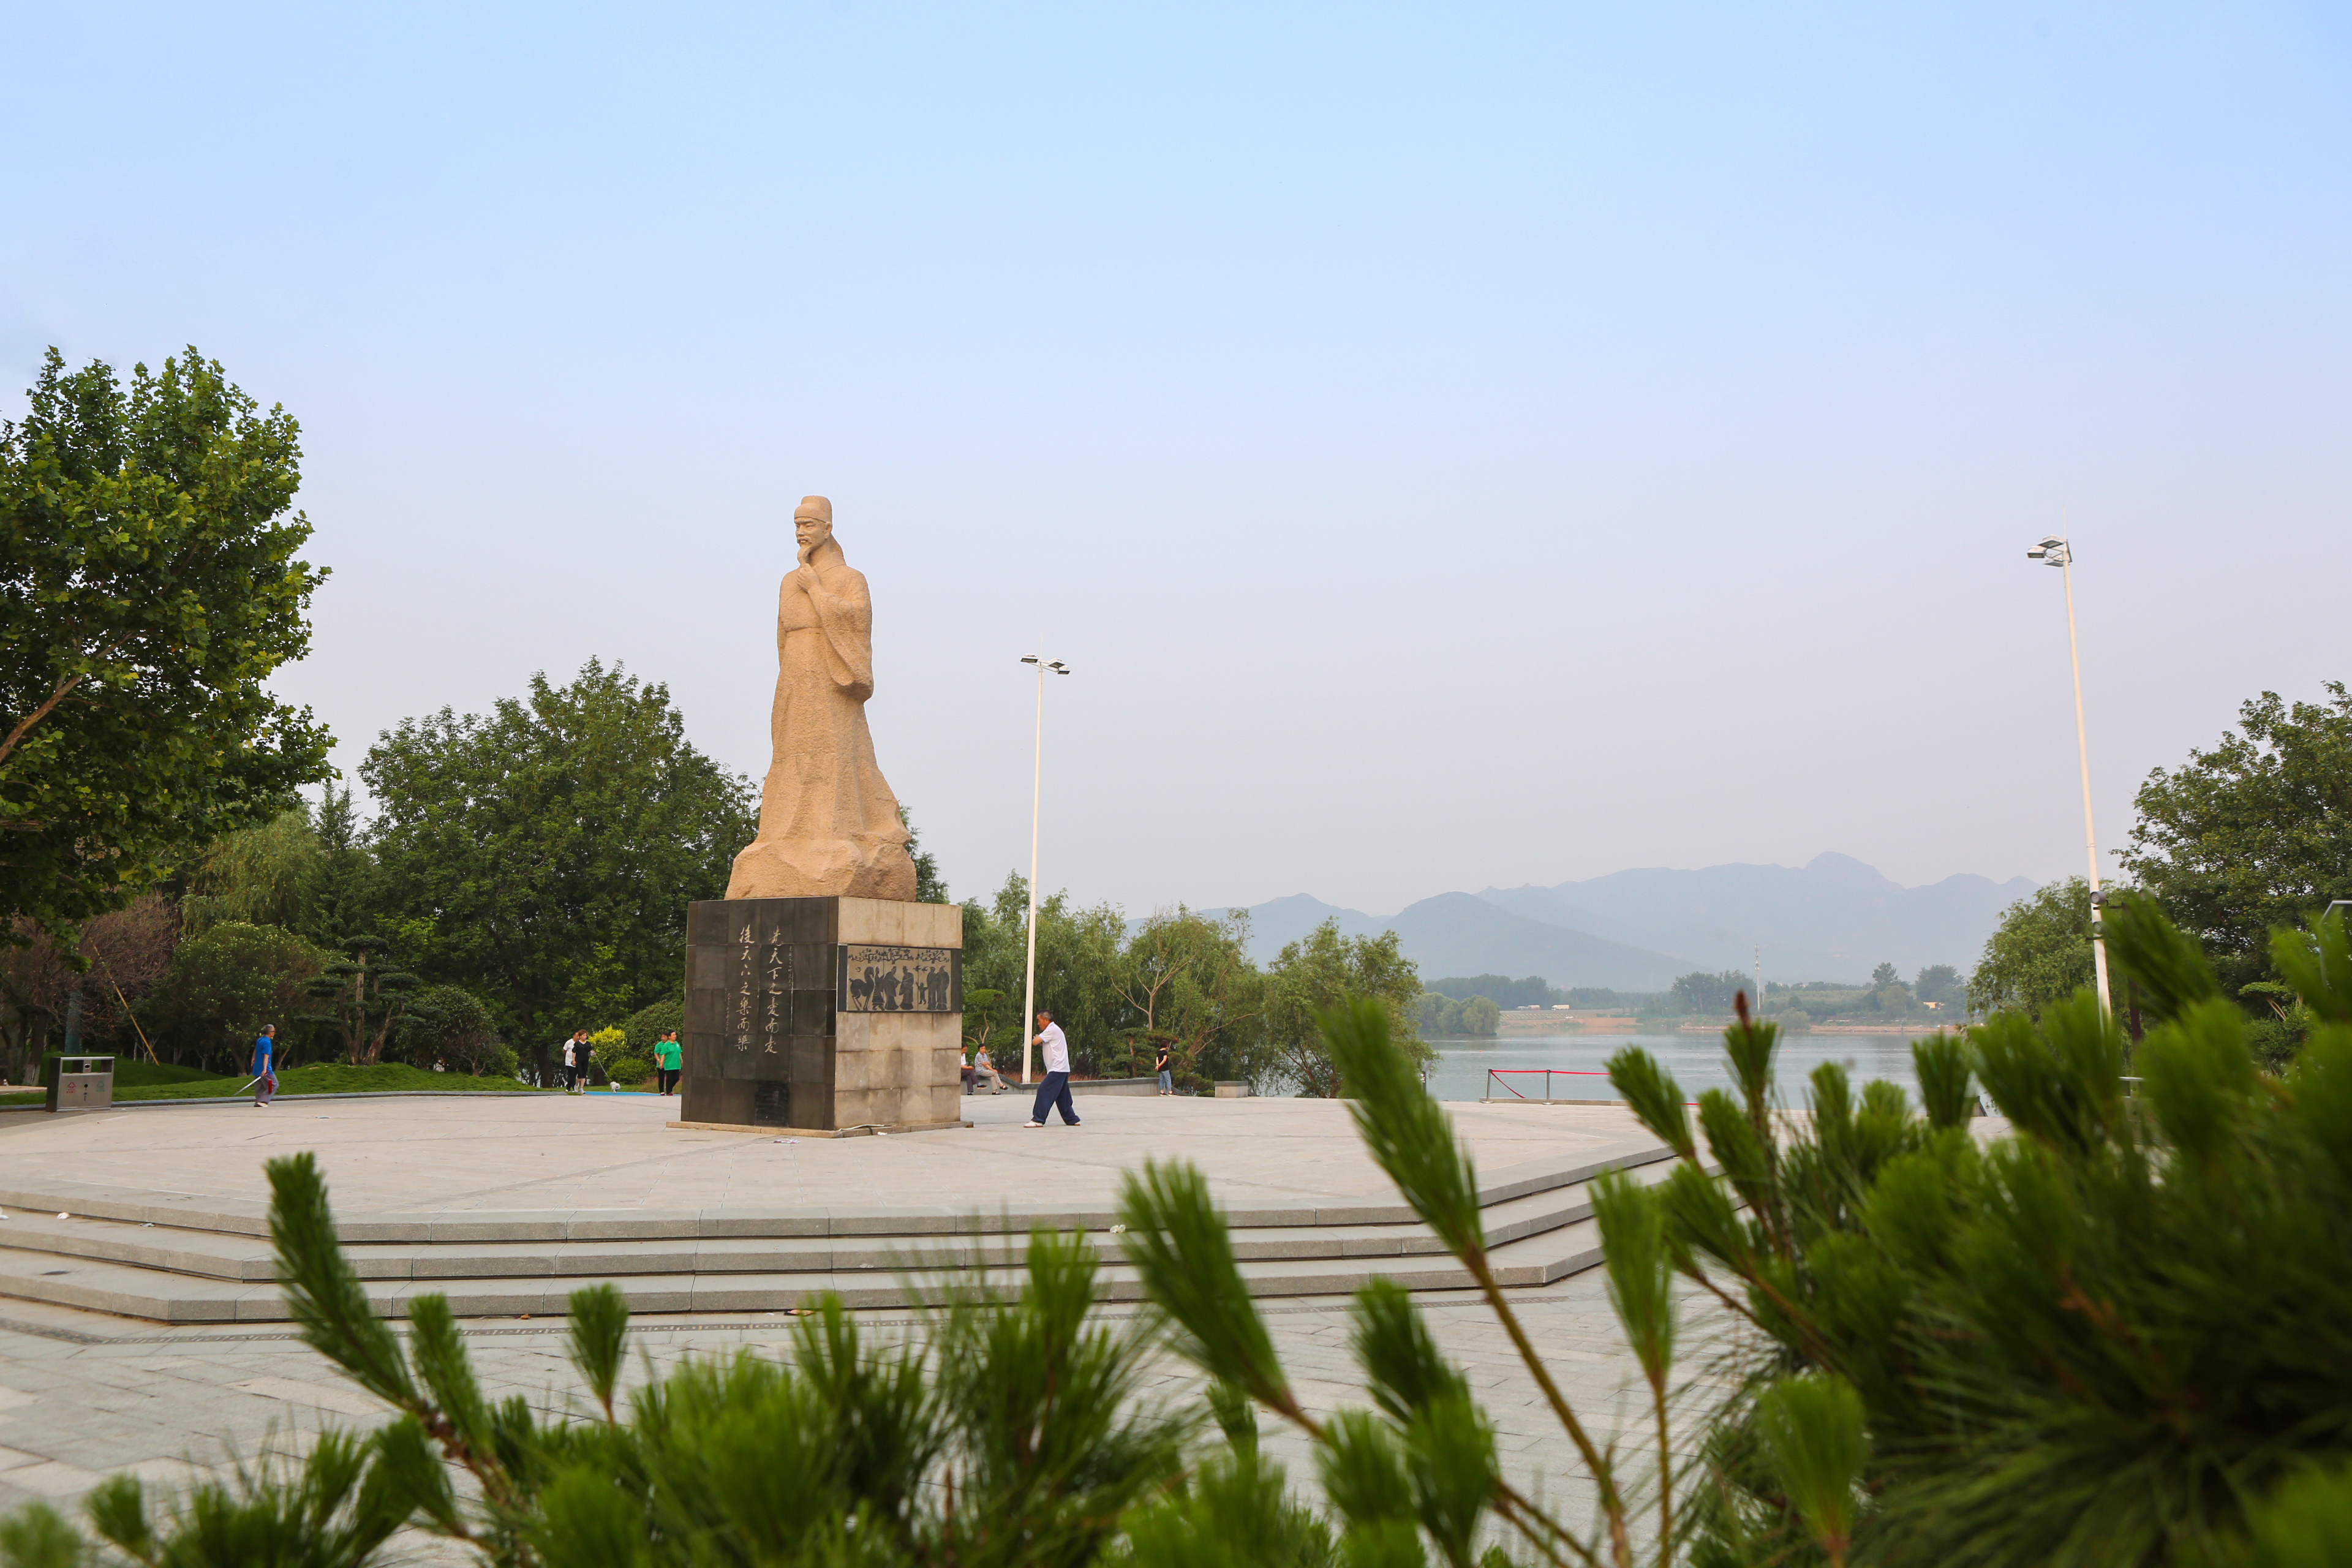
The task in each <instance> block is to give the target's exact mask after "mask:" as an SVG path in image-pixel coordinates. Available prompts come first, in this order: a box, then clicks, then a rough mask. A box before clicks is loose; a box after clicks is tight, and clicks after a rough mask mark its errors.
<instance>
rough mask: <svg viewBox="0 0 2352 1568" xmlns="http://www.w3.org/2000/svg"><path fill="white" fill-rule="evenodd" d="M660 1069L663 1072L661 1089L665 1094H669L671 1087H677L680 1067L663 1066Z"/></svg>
mask: <svg viewBox="0 0 2352 1568" xmlns="http://www.w3.org/2000/svg"><path fill="white" fill-rule="evenodd" d="M658 1070H659V1071H660V1073H661V1091H662V1092H663V1093H664V1094H667V1093H668V1092H669V1091H670V1090H671V1089H676V1088H677V1071H678V1069H677V1068H660V1069H658Z"/></svg>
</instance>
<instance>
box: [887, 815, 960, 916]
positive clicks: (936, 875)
mask: <svg viewBox="0 0 2352 1568" xmlns="http://www.w3.org/2000/svg"><path fill="white" fill-rule="evenodd" d="M898 826H901V827H903V828H905V829H906V830H907V853H908V855H910V856H912V857H913V858H914V861H915V901H916V902H917V903H919V904H946V903H953V902H954V901H955V900H952V899H950V898H949V897H948V883H947V879H946V878H944V877H942V876H940V858H939V857H938V856H936V855H934V854H932V853H931V852H930V851H929V850H928V849H926V848H924V847H923V836H922V835H921V834H920V833H918V832H917V831H916V830H915V819H914V817H913V816H911V815H909V814H908V810H907V808H906V807H905V806H903V805H902V806H900V807H899V808H898Z"/></svg>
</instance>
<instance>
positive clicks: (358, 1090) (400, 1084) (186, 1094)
mask: <svg viewBox="0 0 2352 1568" xmlns="http://www.w3.org/2000/svg"><path fill="white" fill-rule="evenodd" d="M126 1065H132V1064H122V1063H118V1064H117V1066H116V1069H115V1075H114V1098H115V1099H116V1100H208V1099H213V1098H216V1097H218V1096H222V1095H230V1094H236V1093H238V1092H240V1091H243V1090H244V1089H245V1081H246V1080H245V1079H244V1078H243V1077H242V1076H240V1077H237V1078H214V1077H211V1076H208V1075H199V1074H196V1073H194V1071H192V1070H191V1069H189V1068H162V1069H160V1070H162V1071H163V1072H169V1073H184V1074H186V1075H187V1076H186V1077H184V1078H177V1079H172V1080H170V1081H167V1082H160V1083H159V1082H154V1081H149V1082H146V1083H135V1082H134V1083H128V1084H126V1083H125V1081H124V1079H125V1076H126V1075H125V1074H124V1073H123V1072H122V1070H121V1069H122V1068H123V1067H124V1066H126ZM136 1065H138V1066H140V1067H142V1068H145V1070H146V1071H147V1072H150V1073H152V1072H155V1071H157V1070H159V1069H157V1068H154V1067H152V1065H150V1064H147V1063H139V1064H136ZM391 1089H435V1090H438V1091H440V1092H443V1093H459V1094H462V1093H465V1092H467V1090H479V1089H513V1090H524V1089H530V1085H528V1084H522V1083H517V1082H516V1081H515V1080H514V1079H510V1078H476V1077H474V1076H473V1075H472V1074H471V1073H462V1072H428V1071H427V1070H425V1068H413V1067H410V1066H408V1065H406V1064H405V1063H403V1062H383V1063H381V1064H379V1065H377V1066H375V1067H372V1068H355V1067H352V1066H349V1065H347V1064H345V1063H342V1062H322V1063H320V1064H319V1065H317V1066H315V1067H301V1068H288V1069H287V1070H286V1071H284V1072H281V1073H279V1074H278V1096H279V1098H280V1099H283V1098H285V1097H286V1096H288V1095H303V1094H364V1093H368V1092H371V1091H373V1092H375V1093H379V1094H380V1093H383V1092H385V1091H387V1090H391ZM538 1092H543V1093H548V1094H553V1093H555V1092H556V1091H555V1090H553V1089H546V1090H541V1091H538Z"/></svg>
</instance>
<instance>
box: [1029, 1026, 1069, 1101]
mask: <svg viewBox="0 0 2352 1568" xmlns="http://www.w3.org/2000/svg"><path fill="white" fill-rule="evenodd" d="M1030 1043H1031V1044H1033V1045H1037V1046H1042V1047H1045V1078H1044V1079H1043V1080H1042V1081H1040V1082H1039V1083H1038V1085H1037V1103H1036V1105H1035V1106H1034V1108H1033V1109H1032V1110H1030V1112H1029V1125H1030V1126H1032V1127H1043V1126H1045V1108H1046V1107H1047V1106H1049V1105H1051V1106H1058V1107H1059V1108H1060V1109H1061V1112H1062V1121H1063V1122H1064V1124H1065V1125H1067V1126H1071V1127H1076V1125H1077V1124H1078V1107H1077V1103H1076V1101H1075V1100H1072V1099H1071V1098H1070V1044H1069V1042H1068V1041H1067V1040H1066V1039H1064V1038H1063V1037H1062V1026H1060V1025H1059V1024H1056V1023H1055V1022H1054V1015H1052V1014H1051V1013H1048V1012H1046V1011H1045V1009H1043V1008H1040V1009H1038V1012H1037V1034H1036V1037H1035V1038H1034V1040H1032V1041H1031V1042H1030Z"/></svg>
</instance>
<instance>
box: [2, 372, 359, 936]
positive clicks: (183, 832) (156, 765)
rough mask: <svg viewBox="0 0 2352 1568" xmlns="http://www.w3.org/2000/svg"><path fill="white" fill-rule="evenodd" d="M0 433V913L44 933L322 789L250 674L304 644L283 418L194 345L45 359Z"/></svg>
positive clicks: (301, 717)
mask: <svg viewBox="0 0 2352 1568" xmlns="http://www.w3.org/2000/svg"><path fill="white" fill-rule="evenodd" d="M29 396H30V405H29V407H28V408H27V410H26V416H25V417H24V419H23V420H22V421H21V422H8V423H5V424H0V532H5V542H6V548H5V550H0V908H5V912H6V913H8V914H10V915H17V916H23V917H26V918H25V920H24V921H21V922H16V921H12V922H10V923H9V924H8V925H7V926H6V927H5V928H0V930H5V932H6V935H5V936H0V941H5V940H21V934H22V933H25V932H26V931H32V930H40V931H48V932H50V933H51V934H53V935H64V934H65V933H67V932H68V931H69V930H70V928H72V927H73V926H75V925H77V924H79V922H81V921H86V920H88V919H89V918H90V917H92V916H93V915H97V914H100V913H103V912H104V911H106V910H110V909H115V908H119V907H121V905H123V904H125V903H127V902H128V901H129V900H131V898H132V897H134V896H135V895H136V894H137V893H138V892H139V891H140V890H141V889H142V888H144V887H146V886H148V885H149V884H151V883H152V882H154V881H156V880H157V879H160V878H161V877H162V876H163V874H164V873H165V872H166V871H167V870H169V869H170V868H172V867H173V866H174V865H176V864H178V863H180V862H182V861H184V860H185V859H187V858H191V857H193V856H194V854H196V853H197V852H199V851H201V850H202V849H204V848H205V847H206V846H208V845H210V844H211V843H212V842H213V841H214V840H215V839H216V838H218V837H221V836H222V835H224V834H226V833H229V832H232V831H235V830H236V829H238V828H241V827H245V826H251V825H253V824H255V823H258V822H264V821H267V820H268V818H269V817H270V816H273V815H274V814H276V813H277V812H278V811H279V810H281V809H282V808H283V807H284V806H285V805H286V802H287V800H288V797H289V795H291V793H292V792H293V790H294V788H295V787H296V786H297V785H299V784H306V783H310V782H314V781H316V780H319V779H321V778H324V777H325V776H327V773H328V768H327V762H326V757H327V747H328V743H329V742H328V735H327V732H326V731H325V729H324V728H323V727H321V726H320V725H319V724H317V723H316V722H314V721H312V719H311V717H310V710H308V709H302V710H296V709H293V708H290V707H289V706H287V705H286V704H285V703H282V702H280V701H278V700H277V699H276V698H275V697H273V696H271V695H270V694H269V692H268V690H267V689H265V686H264V683H265V682H266V681H267V680H268V679H269V677H270V675H271V674H272V673H273V672H274V671H275V670H277V669H278V667H280V666H281V665H284V664H286V663H288V662H289V661H290V660H294V659H298V658H301V657H302V655H303V653H304V652H305V651H306V650H307V649H308V648H309V647H310V623H309V621H308V619H307V618H306V617H307V613H308V611H309V608H310V595H311V592H312V590H313V589H315V588H316V587H317V586H318V584H319V583H320V581H321V580H322V579H323V578H324V577H325V576H326V574H325V573H324V572H323V571H321V570H319V569H317V568H314V567H312V566H310V564H309V563H305V562H303V561H301V560H299V559H298V558H297V557H296V554H295V552H296V551H298V550H299V549H300V548H301V546H302V542H303V541H305V540H306V539H308V538H309V537H310V523H309V521H307V520H306V519H304V517H303V516H302V514H301V513H299V512H298V511H294V510H291V508H292V506H293V501H294V491H295V489H296V486H297V485H298V484H299V447H298V445H297V442H296V436H297V432H298V426H296V424H295V421H294V419H293V418H292V416H289V415H288V414H287V413H286V412H285V411H284V410H283V409H281V408H272V409H270V410H269V411H268V413H266V414H265V413H263V412H261V411H260V409H259V405H257V404H256V403H255V401H254V400H253V399H252V398H250V397H248V396H247V395H245V394H244V393H242V392H240V391H238V390H237V388H236V387H235V386H234V385H232V384H230V383H229V381H228V379H227V378H226V376H225V375H224V374H222V371H221V367H220V366H219V364H218V363H214V362H212V361H208V360H206V359H205V358H204V357H203V356H202V355H200V354H198V353H196V352H195V351H194V349H190V350H189V351H188V352H187V354H186V355H185V357H184V358H182V359H171V360H166V361H164V362H163V370H162V372H161V373H160V374H158V373H151V372H150V371H149V370H148V369H147V367H146V366H144V365H139V366H136V367H134V368H133V370H132V372H131V385H130V387H129V389H128V390H127V391H126V390H125V389H124V388H123V387H122V385H121V384H120V383H119V382H118V381H117V380H116V378H115V375H114V373H113V372H112V371H111V370H110V369H109V368H108V367H107V366H105V365H103V364H100V363H91V364H89V365H88V366H86V367H85V368H83V369H81V370H79V371H68V370H67V369H66V366H65V362H64V360H63V359H61V358H60V357H59V356H58V353H57V351H56V350H54V349H52V350H51V351H49V353H48V356H47V359H46V360H45V361H44V362H43V363H42V366H41V372H40V375H39V377H38V379H37V381H36V382H35V384H34V385H33V387H32V389H31V392H30V395H29Z"/></svg>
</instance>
